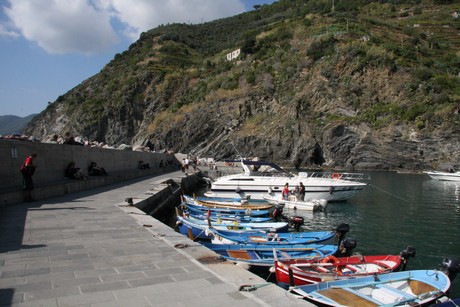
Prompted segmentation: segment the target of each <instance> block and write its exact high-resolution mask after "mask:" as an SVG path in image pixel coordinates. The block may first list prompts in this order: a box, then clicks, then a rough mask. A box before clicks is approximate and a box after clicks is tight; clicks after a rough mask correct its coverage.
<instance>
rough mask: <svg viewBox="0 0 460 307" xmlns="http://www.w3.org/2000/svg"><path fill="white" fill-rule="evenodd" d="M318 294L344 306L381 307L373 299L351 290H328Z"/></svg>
mask: <svg viewBox="0 0 460 307" xmlns="http://www.w3.org/2000/svg"><path fill="white" fill-rule="evenodd" d="M316 293H317V294H319V295H321V296H324V297H326V298H328V299H331V300H334V301H335V302H337V303H339V304H340V305H344V306H350V307H375V306H378V305H379V304H378V303H377V302H373V301H372V299H367V298H365V297H363V296H361V295H359V294H358V293H356V291H353V290H351V289H349V288H328V289H325V290H320V291H316Z"/></svg>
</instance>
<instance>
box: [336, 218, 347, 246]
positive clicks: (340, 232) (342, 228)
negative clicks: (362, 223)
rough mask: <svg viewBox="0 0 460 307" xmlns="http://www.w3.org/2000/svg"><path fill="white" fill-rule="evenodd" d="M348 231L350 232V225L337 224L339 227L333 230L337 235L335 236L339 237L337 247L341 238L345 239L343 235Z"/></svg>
mask: <svg viewBox="0 0 460 307" xmlns="http://www.w3.org/2000/svg"><path fill="white" fill-rule="evenodd" d="M349 231H350V225H348V224H347V223H342V224H339V226H337V228H336V229H335V233H336V234H337V236H339V240H338V242H337V246H340V244H341V243H342V241H343V238H345V235H346V234H347V232H349Z"/></svg>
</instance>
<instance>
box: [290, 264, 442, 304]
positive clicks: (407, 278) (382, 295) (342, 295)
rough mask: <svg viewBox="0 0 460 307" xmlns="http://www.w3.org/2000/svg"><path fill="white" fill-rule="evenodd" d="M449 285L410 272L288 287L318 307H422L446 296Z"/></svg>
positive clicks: (429, 273) (436, 276) (426, 273)
mask: <svg viewBox="0 0 460 307" xmlns="http://www.w3.org/2000/svg"><path fill="white" fill-rule="evenodd" d="M450 285H451V282H450V280H449V277H448V276H447V275H446V274H445V273H443V272H441V271H436V270H412V271H403V272H394V273H388V274H382V275H375V276H363V277H356V278H351V279H343V280H334V281H328V282H321V283H318V284H311V285H303V286H295V287H291V289H290V291H291V292H292V293H294V294H297V295H300V296H301V297H302V298H303V299H305V300H307V301H310V302H311V303H313V304H318V305H321V306H359V307H361V306H421V305H426V304H428V303H431V302H434V301H435V300H437V299H438V298H439V297H442V296H444V295H445V292H446V291H447V290H449V288H450Z"/></svg>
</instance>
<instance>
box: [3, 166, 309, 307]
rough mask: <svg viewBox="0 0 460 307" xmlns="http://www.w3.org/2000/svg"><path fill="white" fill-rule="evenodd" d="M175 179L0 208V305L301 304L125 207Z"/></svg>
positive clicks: (136, 182) (150, 180)
mask: <svg viewBox="0 0 460 307" xmlns="http://www.w3.org/2000/svg"><path fill="white" fill-rule="evenodd" d="M180 176H182V173H181V172H177V173H172V174H167V175H162V176H157V177H150V178H143V179H141V180H132V181H129V182H124V183H121V184H115V185H112V186H109V187H104V188H98V189H95V190H91V191H86V192H81V193H76V194H71V195H65V196H62V197H57V198H53V199H49V200H43V201H36V202H32V203H22V204H17V205H12V206H6V207H0V306H2V307H3V306H61V307H62V306H236V305H238V306H298V305H303V306H305V305H308V304H306V302H303V301H299V300H298V299H296V298H294V296H293V295H291V294H289V293H288V292H286V291H284V290H283V289H281V288H279V287H277V286H276V285H273V284H269V285H267V286H263V287H260V288H258V289H257V290H256V291H252V292H241V291H239V290H238V288H239V286H240V285H243V284H254V285H264V283H265V281H264V280H263V279H261V278H260V277H258V276H255V275H253V274H252V273H250V272H248V271H247V270H245V269H242V268H240V267H238V266H235V265H234V264H231V263H229V262H219V261H216V257H215V254H214V253H213V252H211V251H209V250H208V249H206V248H204V247H202V246H200V245H199V244H198V243H195V242H192V241H190V240H189V239H187V238H186V237H184V236H182V235H180V234H179V233H177V232H175V231H174V230H173V229H171V228H169V227H167V226H166V225H164V224H162V223H161V222H159V221H157V220H156V219H154V218H152V217H150V216H148V215H145V214H144V213H143V212H141V211H140V210H138V209H137V208H135V207H132V206H131V207H129V206H127V205H126V203H125V199H126V198H127V197H135V198H136V197H138V196H140V197H148V196H145V195H151V194H152V191H153V190H154V188H155V187H158V186H159V185H160V182H162V181H164V180H165V179H169V178H177V177H180ZM178 244H179V245H178ZM175 246H176V247H175ZM177 246H181V247H185V248H177Z"/></svg>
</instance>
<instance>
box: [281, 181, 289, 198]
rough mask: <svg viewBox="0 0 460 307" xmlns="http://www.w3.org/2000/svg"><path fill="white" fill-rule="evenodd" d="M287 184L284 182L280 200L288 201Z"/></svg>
mask: <svg viewBox="0 0 460 307" xmlns="http://www.w3.org/2000/svg"><path fill="white" fill-rule="evenodd" d="M289 193H290V192H289V183H287V182H286V184H285V185H284V188H283V191H282V192H281V198H282V199H284V200H288V199H289Z"/></svg>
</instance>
